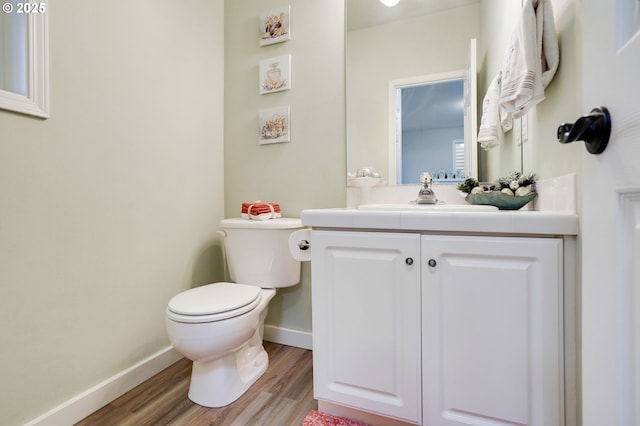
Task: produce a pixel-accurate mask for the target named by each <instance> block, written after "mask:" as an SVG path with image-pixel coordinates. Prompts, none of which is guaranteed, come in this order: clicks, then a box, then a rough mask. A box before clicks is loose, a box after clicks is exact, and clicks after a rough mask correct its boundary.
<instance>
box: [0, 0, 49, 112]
mask: <svg viewBox="0 0 640 426" xmlns="http://www.w3.org/2000/svg"><path fill="white" fill-rule="evenodd" d="M47 6H48V5H47V2H46V1H42V0H40V1H38V2H37V3H30V2H18V1H14V0H12V1H5V2H4V3H3V13H2V14H1V15H0V108H1V109H5V110H9V111H15V112H19V113H22V114H28V115H34V116H37V117H43V118H47V117H49V69H48V62H49V58H48V56H49V53H48V33H47Z"/></svg>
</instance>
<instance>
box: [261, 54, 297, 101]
mask: <svg viewBox="0 0 640 426" xmlns="http://www.w3.org/2000/svg"><path fill="white" fill-rule="evenodd" d="M259 84H260V94H261V95H265V94H267V93H274V92H280V91H283V90H289V89H291V55H282V56H277V57H275V58H270V59H264V60H262V61H260V81H259Z"/></svg>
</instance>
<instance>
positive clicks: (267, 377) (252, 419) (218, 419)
mask: <svg viewBox="0 0 640 426" xmlns="http://www.w3.org/2000/svg"><path fill="white" fill-rule="evenodd" d="M264 347H265V349H266V351H267V353H268V354H269V368H268V369H267V371H266V372H265V373H264V375H263V376H262V377H261V378H260V379H258V381H257V382H256V383H255V384H254V385H253V386H252V387H251V388H250V389H249V390H248V391H247V392H246V393H245V394H244V395H242V396H241V397H240V398H239V399H238V400H237V401H235V402H234V403H232V404H230V405H227V406H226V407H221V408H206V407H202V406H200V405H197V404H194V403H193V402H191V401H190V400H189V398H187V392H188V390H189V378H190V375H191V361H189V360H188V359H182V360H180V361H178V362H177V363H175V364H173V365H172V366H170V367H169V368H167V369H166V370H164V371H161V372H160V373H158V374H157V375H156V376H154V377H152V378H150V379H149V380H147V381H146V382H144V383H142V384H140V385H139V386H137V387H136V388H134V389H132V390H130V391H129V392H127V393H125V394H124V395H122V396H121V397H120V398H118V399H116V400H115V401H113V402H111V403H109V404H108V405H106V406H104V407H103V408H101V409H100V410H98V411H96V412H95V413H93V414H91V415H90V416H88V417H86V418H85V419H83V420H82V421H80V422H78V423H76V426H96V425H98V426H101V425H105V426H129V425H131V426H146V425H162V426H164V425H189V426H201V425H202V426H205V425H215V426H227V425H229V426H231V425H233V426H249V425H252V426H294V425H296V426H300V425H301V424H302V420H303V419H304V417H305V416H306V414H307V413H308V412H309V410H316V409H317V408H318V403H317V401H315V400H314V399H313V370H312V360H311V351H308V350H305V349H300V348H294V347H291V346H283V345H279V344H276V343H270V342H265V343H264Z"/></svg>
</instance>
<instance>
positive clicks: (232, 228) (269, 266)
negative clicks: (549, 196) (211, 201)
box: [220, 218, 303, 288]
mask: <svg viewBox="0 0 640 426" xmlns="http://www.w3.org/2000/svg"><path fill="white" fill-rule="evenodd" d="M302 227H303V226H302V221H301V220H300V219H294V218H278V219H269V220H251V219H240V218H238V219H223V220H222V221H220V228H222V230H223V231H224V232H223V234H224V248H225V256H226V260H227V266H228V267H229V275H230V277H231V280H232V281H233V282H236V283H241V284H250V285H255V286H258V287H262V288H280V287H290V286H293V285H296V284H298V283H299V282H300V262H299V261H297V260H295V259H294V258H293V256H292V255H291V252H290V251H289V236H290V235H291V233H292V232H295V231H297V230H298V229H301V228H302Z"/></svg>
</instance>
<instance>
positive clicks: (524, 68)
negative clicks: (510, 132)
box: [500, 0, 560, 129]
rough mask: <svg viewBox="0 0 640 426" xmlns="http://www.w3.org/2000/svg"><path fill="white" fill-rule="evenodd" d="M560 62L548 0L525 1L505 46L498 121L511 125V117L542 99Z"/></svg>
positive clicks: (516, 115) (518, 114)
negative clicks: (533, 2) (534, 2)
mask: <svg viewBox="0 0 640 426" xmlns="http://www.w3.org/2000/svg"><path fill="white" fill-rule="evenodd" d="M559 61H560V55H559V49H558V38H557V35H556V30H555V24H554V18H553V9H552V7H551V2H550V1H549V0H538V5H537V8H536V9H534V6H533V4H532V0H526V2H525V4H524V7H523V8H522V14H521V16H520V20H519V22H518V25H517V26H516V28H515V30H514V32H513V33H512V35H511V39H510V40H509V43H508V45H507V51H506V53H505V59H504V63H503V68H502V88H501V93H500V111H501V122H502V126H503V128H504V129H510V128H511V121H512V119H513V118H518V117H521V116H523V115H524V114H525V113H526V112H527V111H528V110H529V109H530V108H531V107H533V106H534V105H536V104H537V103H538V102H540V101H542V100H543V99H544V88H545V87H546V86H547V85H548V84H549V82H550V81H551V79H552V78H553V76H554V75H555V72H556V70H557V69H558V64H559Z"/></svg>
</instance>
